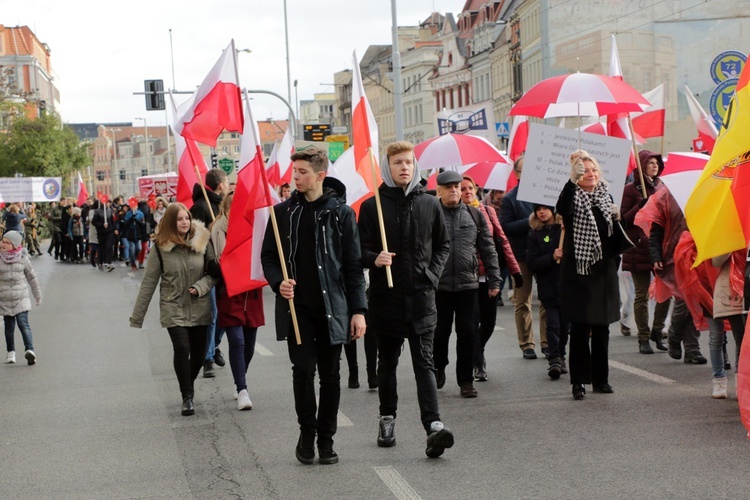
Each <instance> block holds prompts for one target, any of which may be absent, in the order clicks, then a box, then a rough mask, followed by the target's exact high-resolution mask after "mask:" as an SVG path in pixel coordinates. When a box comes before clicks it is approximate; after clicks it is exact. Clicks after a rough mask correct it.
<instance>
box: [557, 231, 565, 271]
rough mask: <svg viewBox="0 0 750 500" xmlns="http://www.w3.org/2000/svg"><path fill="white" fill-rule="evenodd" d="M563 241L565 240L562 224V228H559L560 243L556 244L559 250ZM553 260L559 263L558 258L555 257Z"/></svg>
mask: <svg viewBox="0 0 750 500" xmlns="http://www.w3.org/2000/svg"><path fill="white" fill-rule="evenodd" d="M563 241H565V226H563V227H562V229H561V230H560V243H559V244H558V245H557V248H559V249H560V250H562V247H563ZM555 262H557V263H558V264H559V263H560V259H555Z"/></svg>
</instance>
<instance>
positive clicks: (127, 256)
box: [120, 236, 130, 262]
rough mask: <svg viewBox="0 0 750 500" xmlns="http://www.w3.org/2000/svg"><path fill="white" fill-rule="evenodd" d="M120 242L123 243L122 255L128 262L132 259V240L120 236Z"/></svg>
mask: <svg viewBox="0 0 750 500" xmlns="http://www.w3.org/2000/svg"><path fill="white" fill-rule="evenodd" d="M120 243H122V255H121V257H122V258H123V259H125V261H126V262H127V261H129V260H130V240H129V239H127V238H125V237H124V236H123V237H121V238H120Z"/></svg>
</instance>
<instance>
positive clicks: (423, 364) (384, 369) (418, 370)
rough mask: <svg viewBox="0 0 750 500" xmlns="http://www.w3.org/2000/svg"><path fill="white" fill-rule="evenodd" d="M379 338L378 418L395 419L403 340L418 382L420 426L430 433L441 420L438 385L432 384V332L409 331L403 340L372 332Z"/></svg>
mask: <svg viewBox="0 0 750 500" xmlns="http://www.w3.org/2000/svg"><path fill="white" fill-rule="evenodd" d="M368 332H369V333H368V334H367V335H372V334H373V333H374V334H376V335H377V338H378V396H379V398H380V415H391V416H393V417H394V418H395V417H396V414H397V410H398V381H397V378H396V369H397V368H398V359H399V357H400V356H401V350H402V348H403V345H404V340H406V339H408V340H409V352H410V353H411V364H412V367H413V368H414V378H415V379H416V381H417V401H418V402H419V413H420V417H421V420H422V426H423V427H424V429H425V432H427V433H428V434H429V432H430V425H431V424H432V422H435V421H439V420H440V410H439V408H438V395H437V382H436V381H435V364H434V361H433V359H432V342H433V337H434V332H428V333H424V334H422V335H417V334H416V333H414V332H413V329H412V328H410V330H409V333H408V335H407V337H406V339H404V338H403V337H401V336H394V335H390V334H389V333H387V332H380V331H377V330H376V331H371V329H369V328H368Z"/></svg>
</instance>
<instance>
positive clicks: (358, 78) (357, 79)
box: [349, 51, 417, 214]
mask: <svg viewBox="0 0 750 500" xmlns="http://www.w3.org/2000/svg"><path fill="white" fill-rule="evenodd" d="M352 58H353V62H354V74H353V76H352V141H353V142H354V145H353V149H354V168H355V170H356V171H357V173H358V174H359V175H360V176H361V177H362V179H363V180H364V182H365V185H366V186H367V193H366V194H365V195H364V196H361V197H360V198H357V199H349V206H351V207H352V208H353V209H354V211H355V212H356V213H357V214H359V206H360V205H361V204H362V202H363V201H365V200H366V199H367V198H369V197H370V196H372V195H373V194H374V193H375V190H376V189H377V188H378V186H380V183H381V178H380V168H379V167H378V125H377V123H375V117H374V116H373V114H372V109H370V103H369V102H368V101H367V95H365V86H364V85H363V84H362V74H361V73H360V70H359V61H357V52H356V51H355V52H354V53H353V54H352ZM370 149H371V150H372V154H371V153H370ZM373 169H374V171H375V176H374V178H373ZM414 174H415V175H417V173H416V172H415V173H414Z"/></svg>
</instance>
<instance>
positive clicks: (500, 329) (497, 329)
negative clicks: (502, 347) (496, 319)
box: [495, 326, 505, 332]
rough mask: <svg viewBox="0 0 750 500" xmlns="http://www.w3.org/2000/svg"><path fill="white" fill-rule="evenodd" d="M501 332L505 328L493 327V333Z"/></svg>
mask: <svg viewBox="0 0 750 500" xmlns="http://www.w3.org/2000/svg"><path fill="white" fill-rule="evenodd" d="M502 330H505V328H503V327H502V326H496V327H495V331H496V332H499V331H502Z"/></svg>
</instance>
